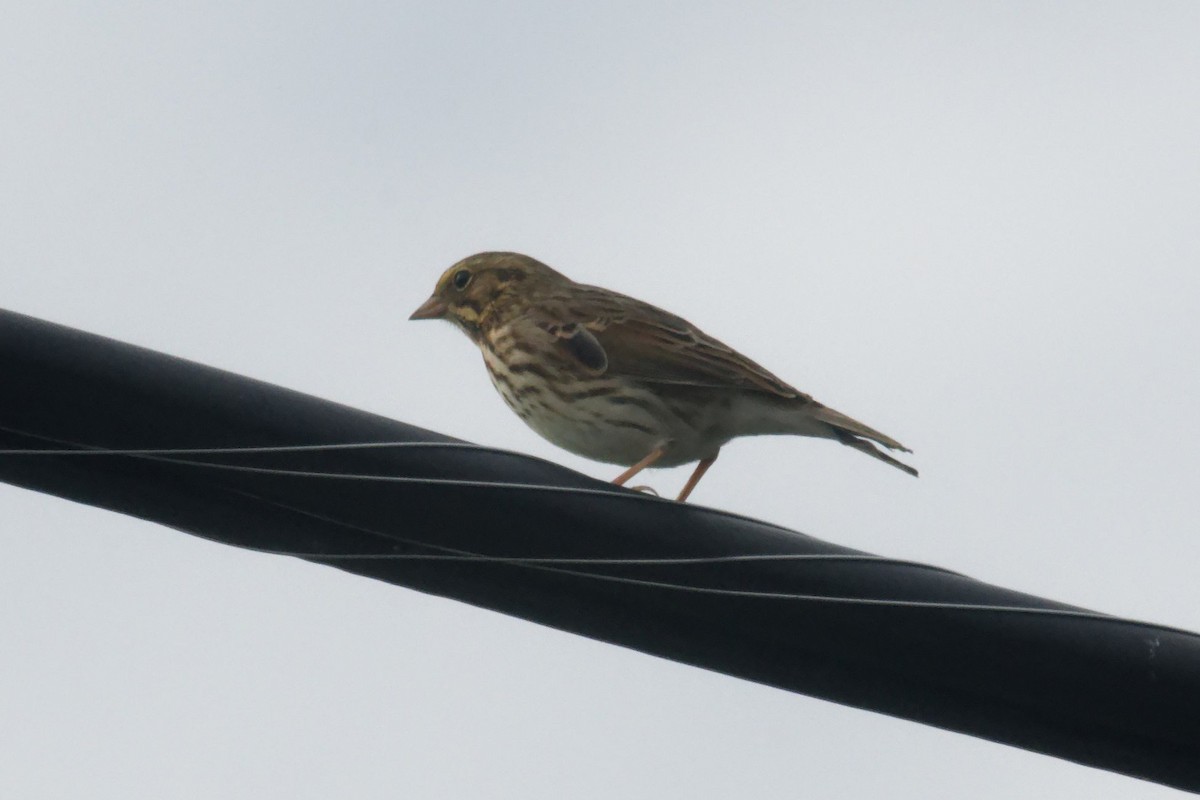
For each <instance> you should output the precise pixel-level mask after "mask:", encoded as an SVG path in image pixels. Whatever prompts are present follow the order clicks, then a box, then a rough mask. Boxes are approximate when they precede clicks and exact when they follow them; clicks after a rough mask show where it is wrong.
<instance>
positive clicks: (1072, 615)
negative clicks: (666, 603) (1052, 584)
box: [235, 490, 1200, 638]
mask: <svg viewBox="0 0 1200 800" xmlns="http://www.w3.org/2000/svg"><path fill="white" fill-rule="evenodd" d="M235 491H237V493H238V494H241V495H243V496H246V497H250V498H253V499H256V500H259V501H261V502H265V503H268V504H270V505H273V506H276V507H278V508H283V509H287V510H289V511H294V512H296V513H298V514H301V515H303V516H306V517H310V518H312V519H316V520H320V521H322V522H327V523H330V524H333V525H338V526H341V527H344V528H349V529H351V530H356V531H359V532H361V533H367V534H371V535H374V536H379V537H383V538H395V537H392V536H390V535H389V534H387V533H384V532H381V531H377V530H373V529H371V528H368V527H365V526H362V525H356V524H354V523H352V522H346V521H345V520H340V519H336V518H334V517H329V516H326V515H324V514H318V513H316V512H312V511H308V510H307V509H303V508H297V507H295V506H292V505H289V504H287V503H282V502H279V501H276V500H272V499H270V498H265V497H261V496H259V495H256V494H253V493H251V492H244V491H240V490H235ZM405 541H406V542H407V543H410V544H417V545H418V546H424V547H429V548H431V549H435V550H443V551H449V552H450V553H453V554H456V555H458V556H460V557H462V556H465V557H467V558H462V559H461V560H464V561H467V560H474V561H480V562H489V561H493V562H503V563H509V564H511V565H513V566H521V567H525V568H526V569H533V570H538V571H543V572H552V573H557V574H560V575H571V576H574V577H580V578H590V579H592V580H598V581H605V582H611V583H623V584H627V585H633V586H642V587H647V588H657V589H669V590H675V591H684V592H693V593H696V594H709V595H719V596H724V597H740V598H745V599H761V600H792V601H801V602H816V603H835V604H842V605H860V606H876V607H886V608H913V609H934V610H946V611H967V612H977V613H1001V614H1005V613H1007V614H1028V615H1033V616H1043V617H1060V618H1068V619H1086V620H1092V621H1094V622H1107V623H1112V624H1117V625H1132V626H1141V627H1146V628H1153V629H1156V630H1160V631H1164V632H1170V633H1176V634H1180V635H1184V636H1189V637H1193V638H1200V634H1197V633H1195V632H1193V631H1188V630H1184V629H1182V628H1173V627H1171V626H1169V625H1161V624H1158V623H1151V622H1142V621H1138V620H1132V619H1127V618H1124V617H1115V616H1111V615H1109V614H1101V613H1099V612H1095V611H1087V610H1083V609H1060V608H1036V607H1027V606H1004V605H989V604H982V603H948V602H944V601H938V600H896V599H887V598H870V597H845V596H837V595H814V594H798V593H792V592H761V591H755V590H743V589H722V588H719V587H712V586H694V585H689V584H681V583H672V582H669V581H652V580H645V579H642V578H630V577H626V576H622V575H603V574H599V573H595V572H585V571H581V570H573V569H564V568H562V567H557V566H550V565H546V564H538V563H523V561H522V560H516V559H507V558H502V557H493V556H487V555H484V554H482V553H471V552H470V551H466V550H459V549H456V548H451V547H446V546H444V545H438V544H432V543H426V542H414V541H413V540H411V539H408V540H405ZM246 549H248V550H254V551H258V552H263V553H266V554H270V555H291V554H290V553H287V552H286V551H282V552H281V551H276V550H268V549H265V548H256V547H247V548H246ZM396 555H397V556H404V557H407V556H409V555H419V554H396ZM297 557H298V558H305V557H306V556H304V555H299V556H297ZM337 558H338V556H336V555H333V556H329V555H321V554H317V555H316V556H315V559H316V560H325V559H337ZM446 560H449V559H446ZM935 569H936V567H935Z"/></svg>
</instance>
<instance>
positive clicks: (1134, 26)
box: [0, 0, 1200, 799]
mask: <svg viewBox="0 0 1200 800" xmlns="http://www.w3.org/2000/svg"><path fill="white" fill-rule="evenodd" d="M10 5H11V6H12V7H10V8H7V9H6V10H5V14H4V17H5V19H4V24H3V26H0V64H2V68H0V108H2V109H3V114H0V305H2V306H4V307H7V308H10V309H13V310H16V311H20V312H23V313H27V314H33V315H36V316H40V317H44V318H47V319H50V320H53V321H56V322H61V323H65V324H68V325H72V326H75V327H79V328H83V329H85V330H89V331H94V332H97V333H102V334H105V335H108V336H112V337H115V338H118V339H123V340H126V341H131V342H135V343H137V344H141V345H145V346H148V347H152V348H154V349H157V350H162V351H165V352H168V353H173V354H176V355H180V356H184V357H187V358H192V359H195V360H198V361H201V362H204V363H207V364H212V365H215V366H218V367H223V368H226V369H230V370H234V371H237V372H241V373H245V374H248V375H252V376H255V377H259V378H262V379H265V380H269V381H273V382H276V383H280V384H283V385H286V386H289V387H293V388H296V389H299V390H302V391H306V392H310V393H312V394H316V395H319V396H322V397H326V398H330V399H333V400H337V401H340V402H344V403H348V404H351V405H355V406H359V407H362V408H366V409H369V410H371V411H375V412H379V413H382V414H386V415H388V416H392V417H396V418H399V419H402V420H405V421H407V422H412V423H416V424H419V425H424V426H427V427H430V428H433V429H436V430H440V431H443V432H445V433H449V434H453V435H456V436H461V437H463V438H467V439H471V440H474V441H478V442H485V443H488V444H494V445H497V446H500V447H505V448H511V449H516V450H523V451H527V452H530V453H534V454H537V455H539V456H544V457H548V458H552V459H555V460H558V461H560V462H562V463H566V464H568V465H570V466H572V467H575V468H578V469H581V470H583V471H586V472H588V473H590V474H593V475H596V476H600V477H610V476H611V474H613V473H614V470H613V469H612V468H610V467H608V466H604V465H597V464H591V463H588V462H584V461H582V460H580V459H577V458H575V457H573V456H570V455H568V454H566V453H563V452H560V451H558V450H556V449H554V448H553V447H552V446H551V445H549V444H547V443H545V442H543V441H541V440H540V439H539V438H537V436H536V435H535V434H533V433H532V432H531V431H529V430H527V429H526V428H525V427H524V425H523V424H522V423H521V421H520V420H519V419H518V418H517V417H515V416H514V415H512V414H511V413H510V412H509V411H508V409H507V408H506V407H505V406H504V404H503V403H502V402H501V400H500V399H499V397H498V396H496V395H495V393H494V392H493V391H492V389H491V387H490V385H489V384H488V380H487V377H486V374H485V372H484V370H483V368H482V365H481V363H480V359H479V356H478V354H477V353H476V352H475V351H474V350H473V349H472V347H471V346H470V344H469V343H468V342H467V341H466V340H465V339H464V338H463V337H462V336H461V335H459V334H457V333H456V332H455V331H453V330H452V329H451V328H450V327H449V326H447V325H430V324H428V323H426V324H421V325H417V324H410V323H407V322H405V319H406V317H407V315H408V313H409V312H410V311H411V310H412V309H413V308H415V307H416V306H417V304H419V303H420V302H421V301H422V300H423V299H424V298H425V297H426V296H427V295H428V293H429V291H430V289H431V288H432V285H433V282H434V280H435V279H436V278H437V276H438V274H439V273H440V272H441V271H442V270H443V269H444V268H445V267H446V266H448V265H449V264H450V263H451V262H453V261H455V260H457V259H458V258H460V257H462V256H465V255H467V254H469V253H472V252H475V251H477V250H482V249H516V250H523V251H526V252H528V253H530V254H531V255H534V256H536V257H538V258H540V259H542V260H544V261H547V262H548V263H550V264H552V265H554V266H556V267H558V268H559V269H561V270H563V271H564V272H566V273H567V274H569V275H571V276H572V277H575V278H577V279H580V280H585V281H587V282H591V283H599V284H603V285H607V286H610V287H612V288H614V289H618V290H621V291H624V292H627V293H631V294H635V295H638V296H640V297H642V298H644V299H646V300H649V301H651V302H654V303H657V304H659V305H662V306H665V307H667V308H669V309H671V310H674V311H676V312H678V313H681V314H683V315H685V316H687V317H689V318H690V319H691V320H692V321H694V322H696V323H697V324H699V325H701V326H702V327H704V328H705V329H706V330H708V331H709V332H710V333H712V334H714V335H717V336H719V337H721V338H722V339H724V340H726V341H727V342H729V343H730V344H732V345H734V346H736V347H738V348H740V349H742V350H743V351H745V352H746V353H747V354H749V355H751V356H752V357H753V358H755V359H756V360H758V361H760V362H762V363H763V364H764V365H765V366H767V367H768V368H770V369H771V370H773V371H774V372H776V373H778V374H779V375H780V376H781V377H783V378H784V379H785V380H788V381H790V382H792V383H794V384H795V385H797V386H798V387H799V388H800V389H802V390H804V391H807V392H809V393H811V394H813V395H815V396H816V397H817V399H819V400H822V401H824V402H827V403H829V404H830V405H833V406H834V407H836V408H838V409H840V410H843V411H845V412H847V413H849V414H851V415H853V416H855V417H858V418H859V419H862V420H863V421H865V422H867V423H868V424H871V425H873V426H876V427H878V428H880V429H881V430H884V431H886V432H888V433H889V434H892V435H894V436H895V437H897V438H899V439H900V440H901V441H904V442H905V443H907V444H909V445H910V446H912V447H913V448H914V449H915V450H916V453H915V456H914V457H913V458H912V461H913V463H914V464H915V465H917V466H918V467H919V468H920V469H921V471H922V477H921V478H920V479H919V480H916V481H914V480H911V479H909V478H907V477H906V476H904V475H902V474H901V473H899V472H897V471H895V470H891V469H888V468H886V467H884V466H882V465H880V464H879V463H877V462H875V461H872V460H870V459H867V458H864V457H862V456H861V455H859V454H857V453H854V452H853V451H850V450H848V449H846V448H839V447H838V446H836V445H834V444H831V443H826V442H814V441H811V440H803V439H785V438H775V439H759V440H744V441H740V442H736V443H734V444H733V445H731V446H730V447H728V448H726V449H725V451H724V452H723V454H722V458H721V460H720V461H719V462H718V464H717V465H716V466H715V467H714V469H713V470H712V471H711V472H710V473H709V476H708V477H707V478H706V479H705V481H704V483H703V484H701V486H700V488H699V489H698V490H697V492H696V494H695V495H694V500H695V502H697V503H702V504H705V505H712V506H717V507H721V508H728V509H731V510H735V511H738V512H740V513H745V514H749V515H753V516H757V517H761V518H764V519H767V520H770V521H773V522H778V523H781V524H784V525H787V526H789V527H793V528H796V529H798V530H802V531H805V532H807V533H810V534H812V535H815V536H818V537H820V538H823V539H828V540H830V541H834V542H837V543H840V544H844V545H848V546H852V547H857V548H862V549H865V550H869V551H872V552H876V553H881V554H886V555H891V556H897V557H901V558H909V559H919V560H924V561H929V562H933V563H935V564H939V565H942V566H946V567H949V568H952V569H955V570H959V571H962V572H965V573H967V574H970V575H973V576H975V577H977V578H980V579H983V580H986V581H989V582H993V583H997V584H1001V585H1004V586H1009V587H1012V588H1016V589H1020V590H1023V591H1028V592H1032V593H1035V594H1039V595H1044V596H1047V597H1052V598H1054V599H1057V600H1062V601H1066V602H1070V603H1075V604H1079V605H1083V606H1087V607H1089V608H1094V609H1098V610H1101V611H1106V612H1111V613H1117V614H1125V615H1129V616H1133V617H1137V618H1142V619H1147V620H1152V621H1156V622H1162V623H1166V624H1170V625H1177V626H1181V627H1184V628H1189V629H1192V630H1197V629H1200V582H1198V581H1197V580H1196V574H1195V573H1196V564H1200V536H1197V519H1198V518H1200V478H1198V471H1197V468H1196V446H1197V444H1198V443H1200V422H1198V421H1197V415H1196V410H1195V407H1196V402H1197V398H1198V397H1200V370H1198V368H1197V366H1196V364H1197V342H1198V341H1200V322H1198V319H1200V269H1198V268H1200V228H1198V227H1197V220H1198V219H1200V146H1198V145H1197V143H1198V142H1200V47H1197V42H1198V41H1200V4H1196V3H1194V2H1190V1H1189V2H1174V3H1171V2H1151V3H1136V4H1135V3H1116V2H1095V1H1094V0H1089V2H1062V3H1057V4H1053V5H1051V4H1046V3H1022V2H1005V3H972V4H966V3H949V2H928V3H920V4H897V3H882V2H880V3H838V4H831V3H790V4H769V3H761V4H754V3H751V4H746V3H736V4H735V3H726V4H719V3H690V4H683V3H671V4H665V3H650V4H648V3H622V4H618V3H609V4H603V5H601V4H593V5H591V6H590V7H588V6H585V5H583V4H570V5H568V4H561V3H550V2H545V3H518V4H491V3H479V2H468V3H447V2H438V3H359V4H347V3H341V4H337V5H336V6H335V5H334V4H329V5H328V6H321V5H316V4H311V3H303V4H297V3H282V2H276V3H256V4H237V5H236V6H227V7H226V8H225V10H220V9H217V8H215V7H214V6H213V5H212V4H161V3H144V4H141V3H110V4H94V3H69V2H68V3H55V2H47V3H25V4H15V5H14V4H10ZM10 379H11V376H10ZM685 477H686V471H685V470H684V469H679V470H672V471H666V472H659V473H655V474H653V475H652V476H651V482H652V483H654V484H655V485H657V486H659V487H660V488H661V489H662V490H663V492H664V493H670V492H673V491H676V490H677V489H678V487H679V485H680V484H681V483H682V482H683V480H684V478H685ZM0 552H2V553H3V557H2V558H0V586H2V587H3V589H2V590H0V593H2V598H3V602H2V603H0V641H3V642H4V643H5V644H4V650H5V653H6V655H5V657H4V658H2V659H0V740H2V741H3V742H4V745H3V747H0V793H3V794H4V795H5V796H6V797H22V798H36V797H66V796H76V797H83V796H86V797H101V798H107V797H111V798H118V797H119V798H131V797H133V798H138V797H181V798H191V797H195V798H204V797H215V796H220V797H230V798H241V797H245V798H251V797H253V798H261V797H288V798H317V797H329V796H356V797H359V798H384V797H387V798H393V797H400V796H403V797H413V798H440V797H500V798H523V799H524V798H561V797H583V798H589V797H597V798H599V797H611V796H624V797H632V798H639V797H695V798H722V797H736V796H755V797H761V798H793V797H797V796H804V797H865V796H882V797H889V798H909V797H911V798H931V797H962V796H970V797H979V798H991V797H996V798H1000V797H1012V796H1016V795H1022V796H1024V795H1027V794H1035V796H1045V797H1083V796H1087V797H1091V798H1118V797H1119V798H1151V797H1167V796H1170V795H1173V794H1174V793H1173V792H1170V791H1169V790H1166V789H1162V788H1160V787H1156V786H1152V785H1150V784H1146V783H1143V782H1140V781H1135V780H1132V779H1128V778H1123V777H1119V776H1115V775H1111V774H1108V773H1104V772H1100V771H1097V770H1093V769H1088V768H1084V767H1080V766H1076V765H1073V764H1069V763H1066V762H1062V761H1058V760H1055V759H1051V758H1047V757H1043V756H1038V755H1034V754H1030V753H1026V752H1023V751H1019V750H1015V749H1012V748H1007V747H1003V746H1000V745H995V744H991V743H988V742H983V741H979V740H975V739H971V738H968V737H965V736H961V735H957V734H952V733H947V732H943V731H938V730H934V729H930V728H926V727H923V726H920V725H916V724H913V723H909V722H903V721H899V720H895V719H891V718H887V717H883V716H878V715H875V714H871V713H867V712H863V711H858V710H853V709H847V708H843V707H840V706H836V705H833V704H830V703H826V702H822V701H816V700H812V699H809V698H806V697H801V696H796V695H791V694H788V693H785V692H782V691H778V690H774V689H768V688H764V687H761V686H756V685H754V684H750V683H746V682H742V681H738V680H735V679H731V678H727V677H723V676H719V675H714V674H710V673H707V672H703V671H700V670H697V669H693V668H690V667H684V666H681V665H677V664H674V663H669V662H665V661H661V660H658V659H655V658H651V657H649V656H645V655H641V654H638V653H634V652H629V651H624V650H620V649H617V648H614V647H610V646H607V645H602V644H598V643H595V642H592V641H588V640H585V639H581V638H578V637H574V636H571V635H568V634H563V633H558V632H555V631H551V630H548V629H543V628H539V627H537V626H534V625H531V624H528V623H525V622H520V621H517V620H513V619H509V618H506V617H503V616H500V615H497V614H494V613H490V612H486V611H480V610H477V609H473V608H470V607H467V606H463V605H460V604H456V603H454V602H451V601H447V600H441V599H437V598H432V597H427V596H424V595H420V594H417V593H415V592H411V591H407V590H403V589H398V588H395V587H391V586H388V585H384V584H379V583H374V582H370V581H367V580H364V579H361V578H357V577H354V576H350V575H347V574H343V573H341V572H338V571H336V570H332V569H326V568H322V567H317V566H314V565H311V564H307V563H302V562H298V561H293V560H288V559H284V558H276V557H268V556H263V555H257V554H252V553H246V552H240V551H237V550H234V549H230V548H226V547H221V546H218V545H213V544H209V543H206V542H203V541H200V540H197V539H193V538H190V537H187V536H184V535H181V534H179V533H176V532H174V531H170V530H167V529H164V528H159V527H156V526H153V525H150V524H147V523H143V522H139V521H136V520H132V519H128V518H123V517H118V516H116V515H113V514H109V513H106V512H101V511H98V510H94V509H91V508H86V507H81V506H74V505H71V504H69V503H66V502H63V501H60V500H56V499H53V498H49V497H45V496H40V495H36V494H32V493H29V492H24V491H20V490H17V489H14V488H11V487H8V486H0Z"/></svg>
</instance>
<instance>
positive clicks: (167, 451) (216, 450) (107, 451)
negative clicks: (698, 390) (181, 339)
mask: <svg viewBox="0 0 1200 800" xmlns="http://www.w3.org/2000/svg"><path fill="white" fill-rule="evenodd" d="M0 431H5V432H7V433H14V434H17V435H19V436H30V437H33V438H38V439H41V440H43V441H53V442H57V443H59V444H63V443H64V442H63V441H62V440H60V439H54V438H51V437H46V436H39V435H37V434H31V433H26V432H24V431H19V430H13V429H12V428H7V427H4V426H0ZM78 447H81V448H87V449H71V448H59V449H53V450H50V449H46V450H42V449H32V448H23V449H17V448H10V449H5V450H0V455H14V456H36V455H56V456H76V455H103V456H134V457H141V458H145V459H147V460H154V461H162V462H165V463H178V464H185V465H195V466H203V467H213V468H220V467H224V468H226V469H230V470H241V471H254V470H255V469H258V470H265V469H266V468H262V467H260V468H250V467H245V466H240V465H234V464H221V463H214V462H208V461H189V460H186V459H179V458H167V457H165V456H171V455H175V454H211V455H221V454H237V453H271V452H305V451H329V450H354V449H369V448H372V449H379V448H394V447H400V448H406V447H411V448H421V447H425V448H446V449H461V450H475V451H483V452H488V453H493V454H496V455H505V456H512V457H515V458H518V459H521V460H525V461H535V462H540V463H543V464H549V465H551V466H559V465H555V464H553V462H550V461H546V460H545V459H541V458H537V457H536V456H530V455H527V454H525V453H518V452H515V451H512V450H503V449H500V448H496V447H489V446H486V445H478V444H473V443H470V442H409V441H390V442H349V443H338V444H308V445H266V446H246V447H243V446H237V447H205V448H133V449H131V448H104V447H93V446H91V445H78ZM276 474H279V475H290V476H293V477H312V478H333V479H345V480H351V479H355V478H359V479H362V480H368V481H370V480H375V481H387V482H392V483H414V484H428V485H446V486H462V487H465V488H481V487H495V488H499V489H510V490H522V489H524V490H532V491H539V490H540V491H557V492H565V493H568V494H570V493H574V494H586V495H602V496H607V497H622V498H626V499H630V498H632V499H635V500H640V501H642V502H659V503H672V501H671V500H669V499H667V498H661V497H658V496H656V495H649V494H646V493H645V492H637V491H631V490H627V489H612V490H607V491H606V490H601V489H589V488H585V487H572V486H555V485H550V484H527V483H508V482H501V481H487V482H484V481H456V480H454V479H448V478H407V477H401V476H393V475H380V476H372V475H359V474H357V473H333V472H319V471H310V472H306V471H301V470H292V471H285V470H279V471H278V472H277V473H276ZM610 486H611V484H610ZM693 507H694V508H703V510H704V511H705V512H706V513H709V514H716V515H718V516H721V517H725V518H727V519H736V520H741V521H743V522H748V523H751V524H754V525H757V526H760V527H764V528H771V529H774V530H777V531H780V532H781V533H785V534H787V535H789V536H803V535H804V534H800V533H797V532H796V531H793V530H791V529H790V528H787V527H784V526H783V525H779V524H776V523H773V522H766V521H764V520H758V519H754V518H753V517H749V516H745V515H743V514H737V513H734V512H732V511H725V510H723V509H717V508H708V507H706V506H693ZM946 571H947V572H950V570H946ZM954 574H957V573H954Z"/></svg>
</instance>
